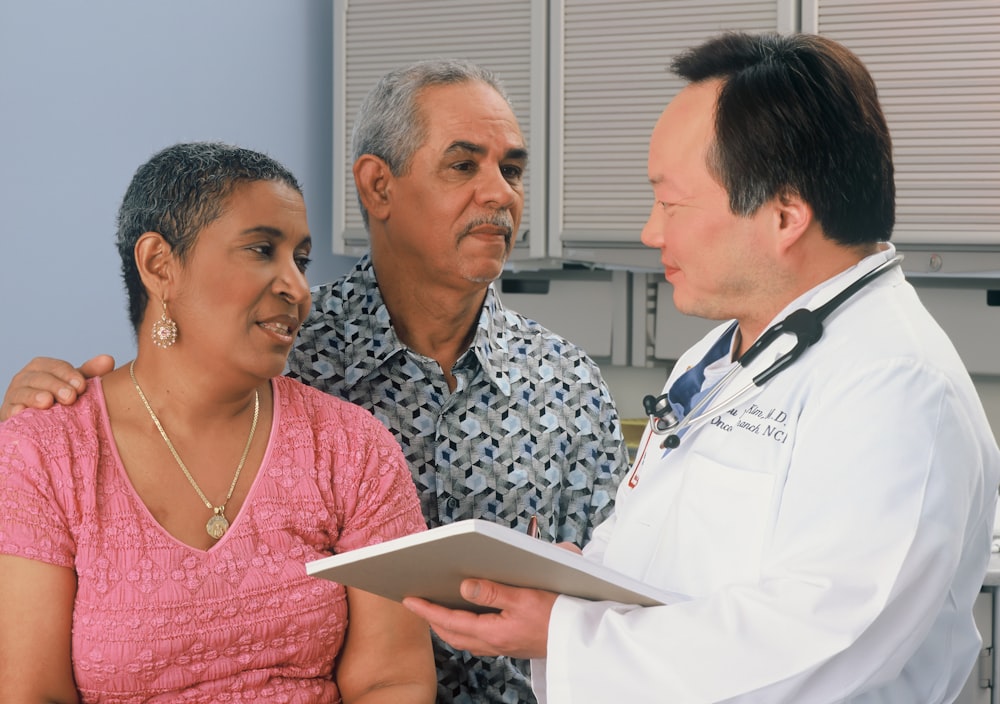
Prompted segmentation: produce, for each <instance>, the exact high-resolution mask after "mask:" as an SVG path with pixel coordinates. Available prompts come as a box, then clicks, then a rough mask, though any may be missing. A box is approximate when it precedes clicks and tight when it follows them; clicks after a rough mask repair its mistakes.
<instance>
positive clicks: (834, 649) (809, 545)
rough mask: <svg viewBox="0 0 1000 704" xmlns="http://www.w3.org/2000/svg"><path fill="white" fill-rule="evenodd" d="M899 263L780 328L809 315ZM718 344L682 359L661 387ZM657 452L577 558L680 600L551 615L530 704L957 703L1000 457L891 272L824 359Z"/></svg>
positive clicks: (833, 287)
mask: <svg viewBox="0 0 1000 704" xmlns="http://www.w3.org/2000/svg"><path fill="white" fill-rule="evenodd" d="M893 254H894V251H893V250H892V249H890V250H889V251H886V252H883V253H880V254H877V255H874V256H872V257H869V258H867V259H866V260H864V261H863V262H861V263H860V264H859V265H858V266H857V267H854V268H853V269H852V270H849V271H848V272H844V273H843V274H841V275H840V276H838V277H835V278H834V279H832V280H831V281H828V282H826V283H825V284H823V285H821V286H819V287H817V288H816V289H814V290H813V291H811V292H809V293H808V294H806V295H804V296H803V297H801V298H800V299H799V300H798V301H795V302H794V303H793V304H792V305H790V306H789V307H788V308H787V309H786V310H785V311H784V312H783V313H782V314H781V315H779V316H778V318H777V319H778V320H780V319H782V318H783V317H784V316H785V315H787V314H788V313H789V312H791V311H792V310H795V309H796V308H800V307H803V306H807V307H809V308H813V309H814V308H816V307H818V306H819V305H820V304H822V303H823V302H825V301H826V300H828V299H829V298H831V297H832V296H833V295H835V294H836V293H837V292H838V291H840V290H841V289H842V288H843V287H844V286H846V285H847V284H848V283H849V282H850V281H852V280H854V279H855V278H857V277H858V276H859V275H860V274H862V273H864V272H866V271H869V270H871V269H873V268H874V267H875V265H876V264H877V263H879V262H880V261H884V260H886V259H888V258H889V257H891V256H892V255H893ZM725 327H726V326H725V325H723V326H720V327H719V328H718V329H717V330H716V331H715V332H713V333H712V334H710V335H708V336H707V337H706V338H705V339H704V340H702V341H701V342H700V343H698V344H697V345H695V346H694V347H693V348H692V349H691V350H689V351H688V353H686V354H685V355H684V356H683V357H682V359H681V360H680V361H679V362H678V364H677V365H676V367H675V370H674V372H673V373H672V374H671V378H670V379H669V380H668V382H667V386H666V388H669V387H670V385H671V384H672V383H673V380H674V378H675V377H676V376H678V375H679V374H680V373H682V372H683V371H684V370H685V369H686V368H687V367H688V366H690V365H693V364H695V363H696V362H697V361H698V360H700V359H701V358H702V356H703V355H704V353H705V351H706V350H707V349H708V348H709V347H710V346H711V344H712V343H713V342H714V341H715V340H716V339H718V336H719V335H720V334H721V332H722V331H723V330H724V329H725ZM785 339H786V340H787V342H786V343H783V344H782V345H780V346H779V345H776V348H775V350H774V351H773V352H765V353H764V354H763V355H762V357H763V358H764V359H762V360H760V361H761V364H755V365H753V368H752V370H751V371H757V372H759V371H760V370H761V369H763V368H764V367H765V366H767V364H769V363H770V361H772V360H773V359H775V358H776V357H777V356H779V354H780V353H781V352H782V351H783V349H785V348H787V347H789V346H790V344H791V343H792V342H794V340H790V339H787V338H785ZM779 348H780V349H779ZM727 364H728V362H727V361H723V362H722V365H723V366H726V365H727ZM744 383H745V376H740V377H737V378H736V380H735V381H733V382H732V384H731V385H730V386H729V387H728V388H727V389H725V390H723V391H722V392H721V397H722V398H725V397H726V395H727V394H728V393H729V392H730V391H735V390H737V389H739V388H740V387H742V386H743V385H744ZM646 433H647V435H648V434H649V430H648V428H647V431H646ZM647 439H648V438H647V437H644V438H643V439H642V441H641V444H640V448H641V447H642V444H644V443H646V440H647ZM660 440H661V438H660V437H659V436H653V438H652V441H651V442H650V445H649V446H648V448H647V450H646V453H645V456H644V457H643V458H642V459H641V460H638V459H637V462H636V466H635V467H634V468H633V471H638V482H637V483H635V482H633V483H634V484H635V486H634V487H632V486H630V483H629V481H628V480H626V481H623V482H622V484H621V488H620V489H619V492H618V496H617V503H616V509H615V515H614V516H613V517H612V518H610V519H609V520H608V521H607V522H605V523H604V524H602V525H601V526H599V527H598V529H597V531H596V532H595V535H594V539H593V541H592V542H591V543H590V544H589V545H588V546H587V547H586V549H585V554H587V555H588V556H589V557H591V558H592V559H594V560H596V561H599V562H603V563H604V564H606V565H608V566H610V567H613V568H615V569H617V570H619V571H621V572H623V573H625V574H627V575H630V576H632V577H635V578H637V579H640V580H643V581H644V582H647V583H649V584H652V585H656V586H658V587H661V588H663V589H666V590H670V591H674V592H680V593H683V594H687V595H690V596H691V597H692V598H691V600H690V601H684V602H681V603H676V604H672V605H669V606H662V607H651V608H639V607H632V606H625V605H622V604H614V603H609V602H596V603H595V602H588V601H585V600H581V599H575V598H571V597H566V596H560V597H559V599H558V600H557V601H556V604H555V607H554V609H553V611H552V617H551V620H550V623H549V633H548V635H549V639H548V658H547V659H546V660H536V661H533V662H532V672H533V682H534V687H535V690H536V692H537V694H538V695H539V699H540V701H541V702H548V703H549V704H586V703H588V702H595V703H596V702H601V703H604V702H618V701H627V702H667V703H669V704H702V703H707V702H739V703H740V704H749V703H750V702H760V703H766V704H779V703H781V702H794V703H795V704H810V703H825V702H855V703H861V702H864V703H865V704H869V703H874V702H879V703H883V704H887V703H893V704H932V703H934V702H948V701H951V700H952V699H953V698H954V697H955V696H957V694H958V692H959V691H960V690H961V688H962V685H963V683H964V681H965V679H966V678H967V676H968V674H969V672H970V671H971V668H972V666H973V663H974V661H975V659H976V656H977V653H978V651H979V648H980V639H979V635H978V633H977V631H976V627H975V624H974V621H973V617H972V605H973V601H974V600H975V598H976V596H977V594H978V592H979V589H980V587H981V585H982V579H983V576H984V574H985V572H986V567H987V563H988V559H989V554H990V543H991V535H992V526H993V519H994V505H995V501H996V497H997V485H998V481H1000V452H998V449H997V445H996V442H995V440H994V438H993V435H992V433H991V431H990V427H989V425H988V423H987V420H986V417H985V414H984V413H983V409H982V406H981V404H980V402H979V399H978V397H977V395H976V392H975V390H974V388H973V385H972V382H971V380H970V379H969V376H968V374H967V373H966V371H965V369H964V367H963V365H962V363H961V361H960V360H959V357H958V355H957V353H956V352H955V350H954V348H953V346H952V345H951V343H950V342H949V340H948V339H947V337H946V335H945V334H944V333H943V332H942V330H941V329H940V328H939V326H938V325H937V324H936V323H935V322H934V321H933V319H932V318H931V317H930V315H929V314H928V313H927V311H926V310H925V309H924V308H923V306H922V305H921V303H920V302H919V300H918V298H917V296H916V293H915V291H914V290H913V288H912V287H911V286H910V285H909V284H908V283H907V282H906V281H905V278H904V276H903V274H902V273H901V271H900V270H899V269H895V270H892V271H889V272H888V273H886V274H884V275H882V276H880V277H879V278H877V279H876V280H875V281H873V282H871V283H869V284H868V285H867V286H866V287H865V288H864V289H862V290H861V291H860V292H858V293H857V294H855V295H854V296H853V297H852V298H850V299H849V300H848V301H847V302H846V303H844V304H843V305H842V306H840V307H839V308H837V309H836V310H835V311H834V312H833V313H832V314H831V315H830V317H829V318H828V319H827V321H826V324H825V328H824V333H823V336H822V338H821V339H820V340H819V342H817V343H816V344H815V345H814V346H813V347H811V348H809V349H808V350H807V351H806V353H805V355H803V357H802V358H801V359H799V360H798V361H796V362H795V363H793V364H792V365H791V366H789V367H788V368H787V369H785V370H784V371H783V372H782V373H780V374H779V375H778V376H776V377H774V378H773V379H772V380H771V381H770V382H768V383H767V384H766V385H765V386H764V388H763V389H760V390H758V391H755V392H754V393H752V394H751V395H750V396H747V397H744V398H743V399H741V400H740V401H738V402H736V403H735V404H734V405H733V406H732V407H730V408H727V409H725V410H724V411H722V412H720V413H718V414H717V415H714V416H712V419H711V420H710V421H708V422H705V423H703V424H701V425H700V426H698V427H696V428H692V429H691V430H690V431H689V432H688V433H687V434H686V435H685V436H684V437H683V439H682V441H681V445H680V447H679V448H677V449H676V450H673V451H672V452H670V453H668V454H667V455H666V457H662V453H663V451H662V450H661V449H659V442H660ZM631 477H632V474H631V473H630V475H629V478H631Z"/></svg>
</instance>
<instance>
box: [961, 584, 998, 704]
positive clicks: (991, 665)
mask: <svg viewBox="0 0 1000 704" xmlns="http://www.w3.org/2000/svg"><path fill="white" fill-rule="evenodd" d="M995 607H996V588H995V587H987V588H984V589H983V591H982V592H980V594H979V596H978V597H977V598H976V604H975V607H974V615H975V617H976V626H977V627H978V628H979V633H980V635H981V636H982V637H983V653H982V655H981V656H980V661H979V662H977V663H976V664H975V665H974V666H973V668H972V672H971V673H970V674H969V679H968V680H967V681H966V683H965V687H964V688H963V689H962V692H961V694H959V695H958V699H956V700H955V704H993V702H995V701H996V698H995V697H994V696H993V688H994V685H995V683H994V681H993V678H994V677H995V673H996V664H995V655H994V649H993V630H994V626H993V617H994V609H995Z"/></svg>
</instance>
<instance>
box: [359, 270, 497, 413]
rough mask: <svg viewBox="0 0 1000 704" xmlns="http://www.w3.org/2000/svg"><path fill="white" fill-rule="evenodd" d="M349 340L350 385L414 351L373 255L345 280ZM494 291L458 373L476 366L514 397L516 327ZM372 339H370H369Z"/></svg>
mask: <svg viewBox="0 0 1000 704" xmlns="http://www.w3.org/2000/svg"><path fill="white" fill-rule="evenodd" d="M342 290H343V296H344V310H345V312H346V313H347V314H346V315H345V316H344V323H343V324H344V327H345V330H344V334H345V336H346V337H347V338H348V339H353V340H355V341H356V345H355V352H354V353H353V354H352V355H351V363H350V364H349V365H348V366H347V367H346V369H345V374H346V375H347V378H348V381H356V380H358V379H362V378H364V377H367V376H368V375H370V374H372V373H373V372H374V371H376V370H377V369H378V368H379V367H380V366H381V365H382V364H384V363H386V362H387V361H389V360H390V359H392V357H393V356H395V355H396V354H399V353H401V352H403V351H405V350H407V349H408V348H407V347H406V345H405V344H403V342H402V341H401V340H400V339H399V337H398V336H397V335H396V331H395V329H394V328H393V327H392V321H391V319H390V317H389V309H388V308H386V305H385V301H384V300H383V299H382V293H381V291H380V290H379V288H378V281H377V279H376V277H375V268H374V266H373V265H372V260H371V254H370V253H367V254H365V255H364V256H363V257H361V259H360V260H358V263H357V264H356V265H355V266H354V269H353V270H351V272H350V273H348V274H347V276H346V277H345V278H344V286H343V289H342ZM510 315H515V314H513V313H508V312H507V311H506V310H505V309H504V308H503V305H502V304H501V303H500V298H499V296H497V294H496V291H495V290H494V288H493V285H492V284H490V286H489V288H488V289H487V290H486V299H485V301H484V302H483V308H482V310H481V311H480V313H479V320H478V322H477V323H476V331H475V334H474V335H473V339H472V343H471V344H470V346H469V349H468V350H467V351H466V352H465V354H463V355H462V356H461V357H460V358H459V360H458V362H457V363H456V371H457V370H459V369H469V368H472V367H473V366H474V364H475V363H476V362H478V363H479V365H480V366H481V367H482V369H483V373H484V375H485V377H486V379H488V380H489V382H490V383H491V384H492V385H493V386H495V387H496V388H497V390H498V391H500V392H501V393H503V394H504V395H505V396H509V395H510V391H511V386H510V377H509V375H508V372H507V367H508V364H507V362H508V359H509V358H510V355H511V354H512V352H511V346H512V343H511V324H510V322H509V321H508V320H507V318H508V317H509V316H510ZM366 333H367V334H366Z"/></svg>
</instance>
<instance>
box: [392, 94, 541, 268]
mask: <svg viewBox="0 0 1000 704" xmlns="http://www.w3.org/2000/svg"><path fill="white" fill-rule="evenodd" d="M418 103H419V106H420V110H421V114H422V115H423V118H424V122H425V124H426V138H425V140H424V142H423V144H422V145H421V146H420V147H419V148H418V149H417V151H416V152H415V153H414V155H413V158H412V159H411V162H410V168H409V170H408V171H407V173H406V174H404V175H401V176H393V177H392V178H391V180H390V183H389V186H388V197H389V202H390V204H391V205H390V210H389V216H388V219H387V221H386V222H385V223H384V231H383V235H384V237H385V240H384V241H383V243H382V244H384V245H385V247H384V250H385V251H388V252H391V253H392V256H393V257H400V258H402V259H404V260H406V261H408V262H412V265H413V266H414V267H418V268H420V269H422V272H421V273H423V274H424V275H426V276H428V277H433V278H434V280H436V281H447V280H449V279H451V280H461V281H463V282H466V283H468V282H474V283H486V282H490V281H493V280H494V279H496V278H497V277H498V276H499V275H500V274H501V272H502V270H503V265H504V262H505V261H506V260H507V256H508V255H509V254H510V251H511V247H512V246H513V244H514V237H515V236H516V234H517V229H518V227H519V226H520V223H521V213H522V211H523V209H524V184H523V178H524V171H525V167H526V164H527V150H526V148H525V144H524V137H523V136H522V134H521V129H520V127H519V126H518V124H517V119H516V118H515V117H514V113H513V112H512V111H511V109H510V107H509V106H508V105H507V102H506V101H505V100H504V99H503V98H502V97H501V96H500V95H499V94H497V92H496V91H495V90H493V89H492V88H491V87H489V86H487V85H485V84H483V83H479V82H469V83H463V84H456V85H445V86H433V87H430V88H425V89H424V90H423V91H421V93H420V96H419V98H418Z"/></svg>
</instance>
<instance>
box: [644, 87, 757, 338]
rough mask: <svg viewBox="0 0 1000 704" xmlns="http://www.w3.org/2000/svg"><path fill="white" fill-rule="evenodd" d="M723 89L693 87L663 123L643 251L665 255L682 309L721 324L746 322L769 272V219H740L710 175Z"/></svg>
mask: <svg viewBox="0 0 1000 704" xmlns="http://www.w3.org/2000/svg"><path fill="white" fill-rule="evenodd" d="M719 88H720V82H719V81H706V82H704V83H696V84H692V85H689V86H687V87H686V88H684V89H683V90H682V91H681V92H680V93H678V94H677V96H676V97H675V98H674V99H673V100H672V101H671V103H670V104H669V105H668V106H667V108H666V110H664V111H663V114H662V115H661V116H660V119H659V121H658V122H657V123H656V127H655V129H654V130H653V136H652V138H651V140H650V145H649V181H650V184H651V185H652V186H653V198H654V203H653V209H652V212H651V213H650V215H649V220H648V222H647V223H646V226H645V227H644V228H643V230H642V242H643V244H645V245H646V246H648V247H654V248H658V249H659V250H660V261H661V262H662V264H663V268H664V275H665V276H666V279H667V281H669V282H670V283H671V284H672V285H673V287H674V305H675V306H676V307H677V309H678V310H679V311H681V312H682V313H686V314H689V315H697V316H701V317H704V318H710V319H717V320H719V319H725V318H731V317H736V318H740V317H742V316H743V315H744V314H745V313H746V309H747V308H748V307H751V306H753V305H754V303H753V301H752V300H751V299H752V298H753V296H754V295H755V294H757V293H760V289H761V286H762V285H764V286H766V284H762V277H761V275H760V273H761V272H762V271H763V272H766V271H767V262H766V261H765V259H764V257H765V252H766V248H763V247H762V246H761V245H762V241H761V234H762V233H763V231H764V230H763V228H764V227H765V218H766V215H765V214H764V213H762V212H761V211H758V214H756V215H754V216H751V217H740V216H738V215H734V214H733V213H732V212H731V211H730V209H729V195H728V194H727V193H726V190H725V188H723V186H722V184H721V183H719V182H718V181H717V180H716V179H715V177H714V176H713V175H712V174H711V173H710V172H709V170H708V165H707V161H706V158H707V155H708V149H709V147H710V146H711V145H712V143H713V140H714V137H715V103H716V98H717V96H718V91H719ZM762 210H763V209H762ZM764 281H766V277H765V278H764Z"/></svg>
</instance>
